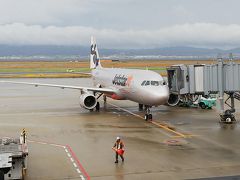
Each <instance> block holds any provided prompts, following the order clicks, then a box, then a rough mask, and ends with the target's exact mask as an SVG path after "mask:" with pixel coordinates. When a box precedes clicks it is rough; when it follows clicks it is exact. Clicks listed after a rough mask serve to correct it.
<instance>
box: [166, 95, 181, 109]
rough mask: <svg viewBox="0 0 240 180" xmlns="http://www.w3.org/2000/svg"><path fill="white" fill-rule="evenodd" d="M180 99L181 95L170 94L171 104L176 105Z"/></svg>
mask: <svg viewBox="0 0 240 180" xmlns="http://www.w3.org/2000/svg"><path fill="white" fill-rule="evenodd" d="M179 101H180V96H179V95H178V94H170V96H169V99H168V102H167V103H168V105H169V106H176V105H177V104H178V103H179Z"/></svg>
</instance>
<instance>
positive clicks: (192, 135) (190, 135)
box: [171, 134, 200, 138]
mask: <svg viewBox="0 0 240 180" xmlns="http://www.w3.org/2000/svg"><path fill="white" fill-rule="evenodd" d="M184 135H185V137H187V138H191V137H198V136H200V135H194V134H184ZM171 137H172V138H182V136H171Z"/></svg>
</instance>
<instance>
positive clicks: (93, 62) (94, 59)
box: [90, 36, 102, 69]
mask: <svg viewBox="0 0 240 180" xmlns="http://www.w3.org/2000/svg"><path fill="white" fill-rule="evenodd" d="M101 67H102V66H101V63H100V58H99V53H98V49H97V43H96V39H95V37H93V36H92V37H91V54H90V68H91V69H95V68H101Z"/></svg>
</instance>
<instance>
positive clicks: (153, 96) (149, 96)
mask: <svg viewBox="0 0 240 180" xmlns="http://www.w3.org/2000/svg"><path fill="white" fill-rule="evenodd" d="M92 79H93V83H94V85H95V86H98V87H102V88H111V89H113V90H115V91H116V93H115V94H112V95H108V96H110V97H111V98H113V99H118V100H125V99H126V100H131V101H134V102H137V103H139V104H144V105H148V106H158V105H162V104H165V103H166V102H167V100H168V98H169V89H168V86H167V84H166V83H165V82H164V80H163V78H162V76H161V75H159V74H158V73H156V72H153V71H149V70H138V69H118V68H96V69H93V70H92Z"/></svg>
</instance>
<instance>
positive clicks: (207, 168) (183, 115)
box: [0, 79, 240, 180]
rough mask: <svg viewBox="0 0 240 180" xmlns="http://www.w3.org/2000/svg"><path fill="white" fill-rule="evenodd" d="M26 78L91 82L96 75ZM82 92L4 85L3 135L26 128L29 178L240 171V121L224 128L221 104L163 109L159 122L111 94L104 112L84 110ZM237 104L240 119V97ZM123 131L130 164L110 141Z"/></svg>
mask: <svg viewBox="0 0 240 180" xmlns="http://www.w3.org/2000/svg"><path fill="white" fill-rule="evenodd" d="M8 80H9V79H8ZM13 80H14V79H13ZM15 80H17V81H21V79H15ZM22 81H23V80H22ZM24 81H28V82H44V83H55V84H66V85H81V86H83V85H86V86H91V82H90V81H89V79H24ZM79 94H80V92H78V91H76V90H68V89H64V90H62V89H58V88H47V87H38V88H36V87H33V86H26V85H14V84H4V85H3V84H1V89H0V99H1V103H0V137H4V136H9V137H16V136H18V135H19V134H20V132H21V129H22V128H25V129H26V130H27V133H28V140H29V142H28V144H29V158H28V170H27V177H26V179H28V180H29V179H90V178H91V179H95V180H105V179H107V180H108V179H109V180H112V179H119V180H128V179H131V180H135V179H136V180H137V179H197V178H208V177H221V176H228V177H236V176H238V175H240V150H239V149H240V139H239V137H240V128H239V125H238V124H237V125H236V126H235V127H232V128H231V127H228V128H222V127H220V125H219V123H218V121H219V116H218V113H217V111H216V109H213V110H202V109H198V108H180V107H174V108H171V107H167V106H161V107H156V108H153V112H152V113H153V118H154V123H149V122H145V121H144V120H143V119H142V118H141V117H143V114H144V113H143V112H140V111H138V106H137V104H136V103H133V102H130V101H113V100H110V99H108V103H107V104H106V105H104V103H103V102H102V101H101V111H100V112H89V111H88V110H85V109H82V108H80V106H79ZM236 105H237V114H236V118H237V119H238V120H240V103H239V102H236ZM130 113H131V114H130ZM138 115H140V116H138ZM116 136H121V137H122V139H123V141H124V143H125V146H126V148H125V149H126V152H125V162H124V163H122V162H121V161H120V162H119V163H118V164H115V163H114V161H115V159H114V158H115V157H114V152H113V151H112V149H111V147H112V146H113V143H114V141H115V138H116ZM89 177H90V178H89Z"/></svg>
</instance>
